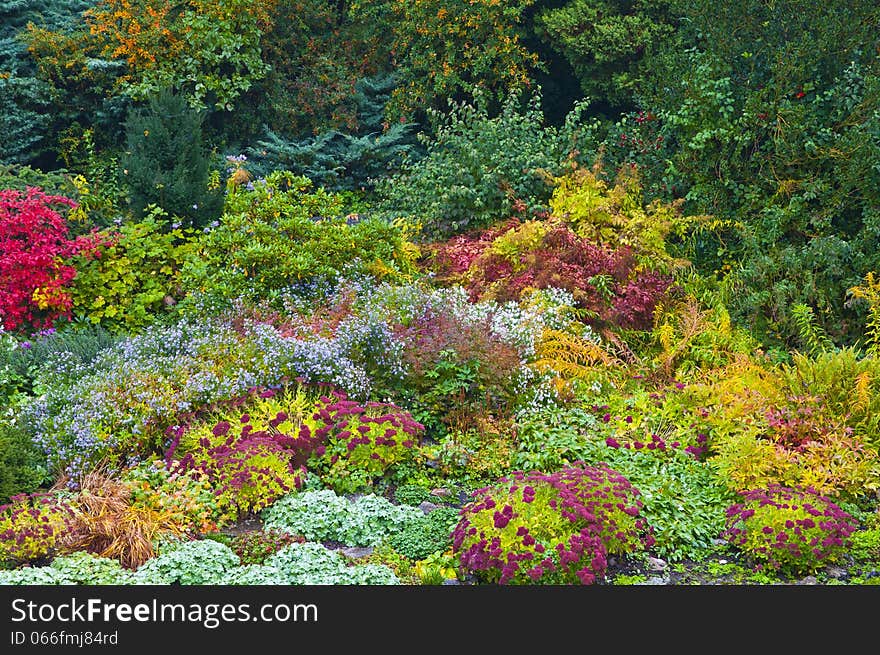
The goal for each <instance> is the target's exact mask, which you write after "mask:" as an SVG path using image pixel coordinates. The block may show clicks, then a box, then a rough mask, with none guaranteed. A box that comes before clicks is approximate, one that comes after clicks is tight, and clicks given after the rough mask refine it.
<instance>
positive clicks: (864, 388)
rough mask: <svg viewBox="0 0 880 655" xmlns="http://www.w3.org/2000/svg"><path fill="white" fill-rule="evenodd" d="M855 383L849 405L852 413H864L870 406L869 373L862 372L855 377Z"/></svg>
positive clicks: (870, 380)
mask: <svg viewBox="0 0 880 655" xmlns="http://www.w3.org/2000/svg"><path fill="white" fill-rule="evenodd" d="M855 381H856V383H855V386H854V387H853V394H852V395H853V397H852V401H851V405H852V408H853V410H854V411H856V412H864V411H866V410H867V409H868V407H869V405H870V404H871V382H872V379H871V373H870V372H869V371H862V372H861V373H859V374H858V375H857V376H856V380H855Z"/></svg>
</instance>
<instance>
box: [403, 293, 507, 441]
mask: <svg viewBox="0 0 880 655" xmlns="http://www.w3.org/2000/svg"><path fill="white" fill-rule="evenodd" d="M398 338H399V339H400V340H401V341H402V342H403V344H404V353H403V358H404V361H405V362H406V364H407V369H408V375H407V377H406V392H405V395H406V397H407V398H408V399H409V400H410V401H411V402H412V403H414V404H415V407H416V408H418V411H419V414H418V415H419V418H423V417H424V420H425V421H426V422H429V424H433V425H432V426H431V427H434V429H435V430H436V429H441V426H446V427H462V426H466V425H468V424H471V423H472V422H473V420H474V418H475V417H476V416H478V415H480V414H483V413H485V412H486V408H487V407H492V408H497V410H496V411H499V412H502V413H503V412H504V411H505V410H508V411H509V409H510V408H511V407H512V405H513V402H514V400H515V395H516V394H515V392H516V386H515V381H516V380H515V376H516V373H517V372H518V371H519V367H520V355H519V353H518V351H517V349H516V348H515V347H514V346H512V345H510V344H508V343H505V342H504V341H503V340H502V339H500V338H499V337H498V336H497V335H496V334H495V333H494V332H493V330H492V317H491V315H489V316H486V317H485V318H482V319H481V320H467V319H464V318H462V317H459V316H456V315H455V314H452V313H447V312H443V311H440V310H439V308H438V309H428V310H427V311H425V312H424V313H423V314H422V315H420V316H418V317H417V318H416V319H415V320H414V321H413V322H412V323H411V324H410V325H409V326H407V327H405V328H401V329H400V330H399V331H398Z"/></svg>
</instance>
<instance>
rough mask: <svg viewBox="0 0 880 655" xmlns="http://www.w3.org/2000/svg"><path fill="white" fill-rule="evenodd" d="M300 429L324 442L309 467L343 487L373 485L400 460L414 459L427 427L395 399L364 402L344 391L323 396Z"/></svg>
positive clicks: (345, 489)
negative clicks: (383, 401)
mask: <svg viewBox="0 0 880 655" xmlns="http://www.w3.org/2000/svg"><path fill="white" fill-rule="evenodd" d="M310 425H311V427H310ZM301 429H302V430H303V432H304V434H308V436H309V437H311V438H317V439H318V440H319V442H320V444H321V445H319V446H317V447H316V448H315V449H314V450H313V451H312V456H311V457H310V458H309V460H308V462H307V466H308V468H309V470H310V471H314V472H315V473H317V474H318V475H319V476H320V477H321V481H322V482H323V483H324V484H326V485H327V486H328V487H331V488H332V489H333V490H335V491H337V492H339V493H351V492H358V491H369V490H371V489H373V488H374V486H375V484H376V483H377V482H379V481H381V480H383V479H386V480H387V479H392V478H394V476H395V474H396V473H398V472H399V469H400V467H401V465H403V464H410V463H415V462H416V461H417V460H418V458H419V456H420V455H419V452H420V451H419V446H420V444H421V437H422V434H423V433H424V430H425V428H424V426H423V425H422V424H421V423H419V422H418V421H416V420H415V419H413V418H412V416H411V415H410V414H409V412H406V411H404V410H402V409H400V408H399V407H397V406H396V405H393V404H388V403H376V402H368V403H364V404H361V403H358V402H355V401H353V400H349V399H348V398H347V397H346V395H345V394H344V393H343V392H341V391H334V392H332V393H331V394H329V395H326V396H321V398H320V399H319V401H318V404H317V405H316V409H315V412H314V414H313V415H312V416H311V419H310V420H308V421H306V422H303V426H302V428H301Z"/></svg>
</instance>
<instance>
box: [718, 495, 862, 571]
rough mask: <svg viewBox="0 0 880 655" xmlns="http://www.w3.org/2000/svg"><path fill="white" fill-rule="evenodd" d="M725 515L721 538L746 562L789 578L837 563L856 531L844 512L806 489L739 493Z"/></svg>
mask: <svg viewBox="0 0 880 655" xmlns="http://www.w3.org/2000/svg"><path fill="white" fill-rule="evenodd" d="M742 498H743V501H742V502H740V503H736V504H734V505H731V506H730V507H729V508H728V510H727V528H726V530H725V531H724V533H723V536H724V537H725V538H726V539H727V540H728V541H730V542H731V543H732V544H734V545H735V546H737V547H738V548H740V549H741V550H742V551H743V552H744V553H746V554H747V555H749V556H750V557H752V558H754V559H756V560H758V561H760V562H764V563H766V564H767V565H768V566H769V567H770V568H773V569H776V570H779V571H782V572H785V573H792V574H800V573H805V572H813V571H815V570H816V569H817V568H819V567H820V566H821V565H822V564H823V563H827V562H833V561H835V560H837V559H838V558H839V557H840V556H841V555H842V554H843V552H844V551H845V549H846V547H847V546H848V544H849V536H850V535H851V534H852V533H853V532H855V530H856V528H857V527H858V526H857V525H856V523H855V521H854V519H853V517H852V516H850V515H849V514H848V513H847V512H844V511H843V510H842V509H841V508H840V507H839V506H838V505H836V504H835V503H834V502H832V501H831V500H830V499H829V498H828V497H826V496H822V495H820V494H819V493H818V492H817V491H815V490H814V489H811V488H804V487H794V488H792V487H783V486H781V485H777V484H774V485H770V486H768V487H767V488H766V489H752V490H750V491H746V492H744V493H743V494H742Z"/></svg>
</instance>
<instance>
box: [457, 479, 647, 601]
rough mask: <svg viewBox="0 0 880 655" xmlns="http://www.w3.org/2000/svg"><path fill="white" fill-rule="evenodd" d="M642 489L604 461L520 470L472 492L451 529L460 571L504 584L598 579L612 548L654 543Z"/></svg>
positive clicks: (626, 549) (629, 550)
mask: <svg viewBox="0 0 880 655" xmlns="http://www.w3.org/2000/svg"><path fill="white" fill-rule="evenodd" d="M639 495H640V494H639V491H638V490H637V489H635V488H634V487H633V486H632V485H631V484H630V483H629V481H628V480H627V479H626V478H625V477H624V476H623V475H621V474H620V473H618V472H617V471H615V470H613V469H611V468H610V467H608V466H607V465H606V464H604V463H603V464H598V465H596V466H587V465H586V464H584V463H583V462H575V463H573V464H571V465H569V466H567V467H565V468H563V469H561V470H559V471H557V472H556V473H551V474H547V473H542V472H539V471H532V472H530V473H523V472H521V471H516V472H514V473H513V474H511V476H509V477H504V478H501V479H500V480H499V481H498V484H497V485H496V486H495V487H493V488H484V489H479V490H477V491H476V492H474V500H473V501H472V502H470V503H469V504H467V505H466V506H465V507H464V508H463V509H462V511H461V520H460V521H459V523H458V525H457V526H456V527H455V529H454V531H453V533H452V545H453V552H454V554H455V555H456V556H457V557H458V560H459V564H460V568H461V570H462V572H465V573H472V574H475V575H476V576H477V577H478V578H480V579H484V580H485V581H487V582H497V583H500V584H508V583H512V584H533V583H542V584H547V583H549V584H577V583H580V584H593V583H595V582H596V581H597V580H601V578H602V576H603V575H604V573H605V571H606V568H607V565H608V556H609V555H625V554H627V553H632V552H636V551H639V550H642V549H644V548H650V547H651V546H652V545H653V542H654V540H653V537H652V536H651V534H650V528H649V527H648V525H647V524H646V522H645V520H644V519H642V518H640V517H639V512H640V510H641V508H642V502H641V501H640V500H639V498H638V496H639Z"/></svg>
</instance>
